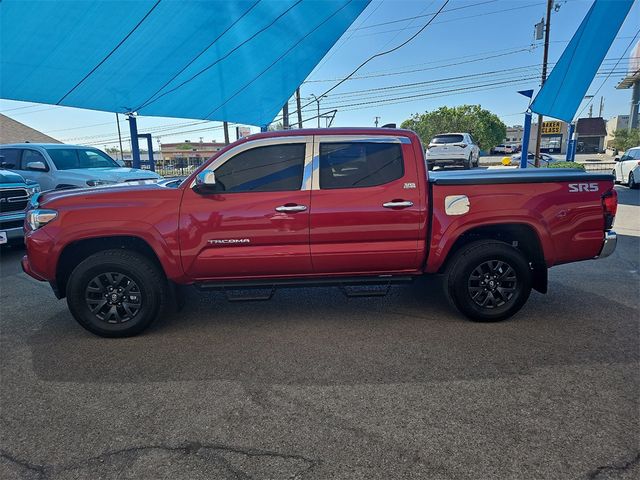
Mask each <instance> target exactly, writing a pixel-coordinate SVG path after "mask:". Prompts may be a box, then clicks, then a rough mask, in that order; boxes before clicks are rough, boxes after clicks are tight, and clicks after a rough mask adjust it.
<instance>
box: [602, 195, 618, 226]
mask: <svg viewBox="0 0 640 480" xmlns="http://www.w3.org/2000/svg"><path fill="white" fill-rule="evenodd" d="M602 212H603V213H604V223H605V230H609V229H611V227H613V220H614V219H615V218H616V213H617V212H618V192H616V191H615V189H613V188H612V189H611V190H609V191H608V192H606V193H605V194H604V195H602Z"/></svg>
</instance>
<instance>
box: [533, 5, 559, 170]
mask: <svg viewBox="0 0 640 480" xmlns="http://www.w3.org/2000/svg"><path fill="white" fill-rule="evenodd" d="M553 1H554V0H547V21H546V22H545V25H544V54H543V57H542V82H541V84H540V86H542V85H544V82H546V81H547V61H548V59H549V32H550V31H551V9H552V8H553ZM541 140H542V115H541V114H538V131H537V132H536V152H535V156H534V162H535V165H536V167H539V166H540V142H541Z"/></svg>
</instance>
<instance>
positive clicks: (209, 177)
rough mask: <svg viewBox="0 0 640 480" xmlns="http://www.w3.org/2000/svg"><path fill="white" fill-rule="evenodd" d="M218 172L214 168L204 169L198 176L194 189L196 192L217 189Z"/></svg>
mask: <svg viewBox="0 0 640 480" xmlns="http://www.w3.org/2000/svg"><path fill="white" fill-rule="evenodd" d="M215 185H216V174H215V173H214V172H213V170H203V171H202V172H200V173H199V174H198V175H197V176H196V184H195V187H194V190H195V191H196V192H207V191H209V192H210V191H212V190H214V189H215Z"/></svg>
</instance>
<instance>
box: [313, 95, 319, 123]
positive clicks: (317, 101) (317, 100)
mask: <svg viewBox="0 0 640 480" xmlns="http://www.w3.org/2000/svg"><path fill="white" fill-rule="evenodd" d="M311 96H312V97H313V98H314V99H315V101H316V104H317V105H318V116H317V118H318V128H320V99H319V98H318V97H316V96H315V95H314V94H313V93H312V94H311Z"/></svg>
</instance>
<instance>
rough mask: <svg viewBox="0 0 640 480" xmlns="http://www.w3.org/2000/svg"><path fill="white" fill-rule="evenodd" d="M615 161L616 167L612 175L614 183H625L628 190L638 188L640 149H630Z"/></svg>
mask: <svg viewBox="0 0 640 480" xmlns="http://www.w3.org/2000/svg"><path fill="white" fill-rule="evenodd" d="M615 160H616V166H615V168H614V169H613V172H612V173H613V176H614V177H615V180H616V182H618V183H626V184H627V185H629V188H638V186H640V147H633V148H630V149H629V150H627V151H626V152H624V155H622V156H621V157H619V158H618V157H616V158H615Z"/></svg>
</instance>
